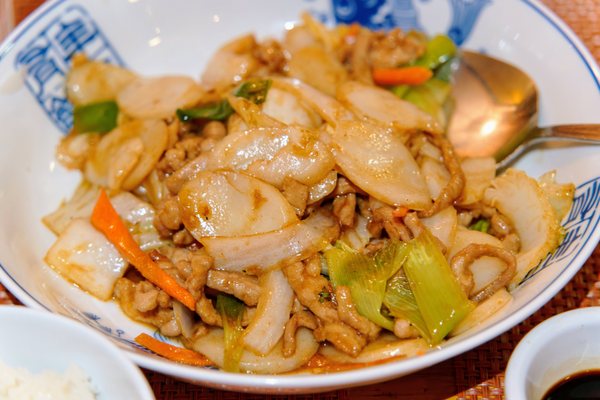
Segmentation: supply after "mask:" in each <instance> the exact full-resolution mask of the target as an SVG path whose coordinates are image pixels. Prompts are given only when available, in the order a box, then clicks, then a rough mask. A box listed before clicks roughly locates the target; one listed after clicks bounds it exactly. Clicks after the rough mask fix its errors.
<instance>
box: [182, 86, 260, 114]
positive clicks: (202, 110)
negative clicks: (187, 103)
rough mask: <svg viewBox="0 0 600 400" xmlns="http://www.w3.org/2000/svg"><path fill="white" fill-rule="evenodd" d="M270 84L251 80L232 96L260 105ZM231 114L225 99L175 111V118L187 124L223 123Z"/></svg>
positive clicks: (231, 110) (232, 111)
mask: <svg viewBox="0 0 600 400" xmlns="http://www.w3.org/2000/svg"><path fill="white" fill-rule="evenodd" d="M271 83H272V82H271V80H270V79H252V80H249V81H247V82H244V83H242V84H241V85H240V86H239V87H238V88H237V89H236V90H235V91H234V92H233V95H234V96H236V97H243V98H244V99H248V100H250V101H252V102H253V103H255V104H262V103H264V102H265V100H266V99H267V93H268V91H269V89H270V88H271ZM233 113H234V110H233V108H232V107H231V105H230V104H229V102H228V101H227V99H223V100H221V101H219V102H218V103H211V104H206V105H203V106H200V107H194V108H186V109H181V108H179V109H177V117H178V118H179V120H180V121H182V122H189V121H193V120H195V119H210V120H215V121H223V120H225V119H227V118H229V116H230V115H231V114H233Z"/></svg>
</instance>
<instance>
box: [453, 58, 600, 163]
mask: <svg viewBox="0 0 600 400" xmlns="http://www.w3.org/2000/svg"><path fill="white" fill-rule="evenodd" d="M453 95H454V101H455V104H454V110H453V113H452V118H451V120H450V123H449V126H448V132H447V134H448V138H449V140H450V141H451V142H452V144H453V145H454V146H455V149H456V153H457V154H458V155H460V156H470V157H485V156H493V157H495V158H496V161H497V162H498V165H497V169H499V170H502V169H504V168H506V167H507V166H508V165H509V164H511V163H513V162H514V161H515V160H516V159H517V158H519V157H520V156H521V155H522V154H523V153H524V152H526V151H528V150H529V149H531V147H532V146H534V145H537V144H539V143H541V142H545V141H570V142H580V143H588V144H600V124H582V125H557V126H549V127H545V128H540V127H538V126H537V119H538V115H537V100H538V95H537V89H536V86H535V83H534V82H533V80H532V79H531V78H530V77H529V76H528V75H527V74H525V73H524V72H523V71H521V70H519V69H518V68H516V67H514V66H512V65H510V64H507V63H504V62H502V61H500V60H497V59H494V58H491V57H488V56H485V55H483V54H480V53H474V52H470V51H462V54H461V57H460V60H459V64H458V68H457V70H456V72H455V73H454V84H453Z"/></svg>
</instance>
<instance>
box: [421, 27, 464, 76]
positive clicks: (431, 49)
mask: <svg viewBox="0 0 600 400" xmlns="http://www.w3.org/2000/svg"><path fill="white" fill-rule="evenodd" d="M455 54H456V45H455V44H454V42H453V41H452V39H450V38H449V37H448V36H446V35H436V36H434V37H433V38H431V40H429V41H428V42H427V48H426V50H425V54H424V55H423V56H421V58H419V59H418V60H417V61H415V65H420V66H422V67H426V68H429V69H431V70H434V69H436V68H438V67H439V66H440V65H442V64H443V63H445V62H446V61H448V60H449V59H451V58H452V57H454V55H455Z"/></svg>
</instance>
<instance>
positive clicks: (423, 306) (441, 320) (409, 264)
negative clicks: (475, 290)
mask: <svg viewBox="0 0 600 400" xmlns="http://www.w3.org/2000/svg"><path fill="white" fill-rule="evenodd" d="M403 268H404V273H405V274H406V278H407V279H408V281H409V283H410V288H411V290H412V292H413V294H414V296H415V300H416V303H417V305H418V306H419V311H420V312H421V315H422V316H423V320H424V321H425V325H426V326H427V330H428V331H429V335H428V337H429V338H430V343H431V344H432V345H436V344H438V343H440V342H441V341H442V340H443V339H444V337H445V336H446V335H447V334H448V332H450V331H451V330H452V329H453V328H454V327H455V326H456V325H457V324H458V323H459V322H460V321H461V320H462V319H463V318H464V317H465V316H467V314H469V313H470V312H471V311H472V310H473V309H474V308H475V304H474V303H473V302H472V301H470V300H469V299H468V297H467V295H466V294H465V293H464V292H463V290H462V288H461V287H460V285H459V283H458V281H457V280H456V278H455V276H454V273H453V272H452V270H451V269H450V266H449V265H448V262H447V261H446V258H445V257H444V255H443V254H442V252H441V250H440V249H439V247H438V245H437V243H436V242H435V239H434V238H433V236H432V235H431V234H430V233H429V232H428V231H427V230H424V231H423V232H422V233H421V234H420V235H419V236H417V237H416V238H415V239H413V240H412V241H411V242H409V251H408V256H407V258H406V262H405V263H404V267H403Z"/></svg>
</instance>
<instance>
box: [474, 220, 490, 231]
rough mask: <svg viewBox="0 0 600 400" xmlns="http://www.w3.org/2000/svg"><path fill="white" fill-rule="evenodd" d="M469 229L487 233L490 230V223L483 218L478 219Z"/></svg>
mask: <svg viewBox="0 0 600 400" xmlns="http://www.w3.org/2000/svg"><path fill="white" fill-rule="evenodd" d="M469 229H471V230H474V231H479V232H483V233H488V231H489V229H490V221H489V220H487V219H485V218H481V219H478V220H477V221H476V222H475V223H473V224H471V225H470V226H469Z"/></svg>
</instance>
